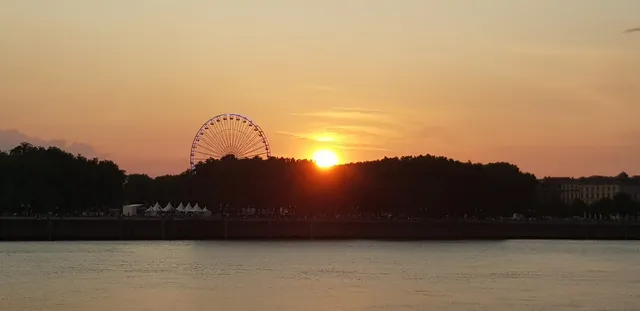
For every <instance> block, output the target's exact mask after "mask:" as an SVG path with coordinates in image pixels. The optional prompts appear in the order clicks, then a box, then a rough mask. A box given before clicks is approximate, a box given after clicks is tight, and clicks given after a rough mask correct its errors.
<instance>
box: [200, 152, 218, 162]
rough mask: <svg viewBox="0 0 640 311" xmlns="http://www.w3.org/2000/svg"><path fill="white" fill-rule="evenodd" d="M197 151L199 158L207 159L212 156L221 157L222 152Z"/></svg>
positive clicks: (214, 157)
mask: <svg viewBox="0 0 640 311" xmlns="http://www.w3.org/2000/svg"><path fill="white" fill-rule="evenodd" d="M196 153H197V154H198V155H199V156H198V158H204V159H205V160H208V159H211V158H213V159H217V158H218V157H220V154H218V153H210V152H203V151H198V152H196ZM200 155H201V156H200Z"/></svg>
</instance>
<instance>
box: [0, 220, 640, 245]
mask: <svg viewBox="0 0 640 311" xmlns="http://www.w3.org/2000/svg"><path fill="white" fill-rule="evenodd" d="M352 239H366V240H512V239H567V240H640V222H638V221H632V222H612V221H607V222H595V221H593V222H589V221H570V220H563V221H540V222H522V221H520V222H517V221H501V222H491V221H453V220H449V221H447V220H351V219H339V220H330V219H329V220H325V219H318V220H304V219H298V220H296V219H226V220H225V219H189V218H184V219H175V218H174V219H171V218H167V219H162V218H142V217H140V218H135V217H134V218H120V219H119V218H108V217H78V218H49V219H47V218H26V217H0V241H74V240H84V241H87V240H89V241H91V240H96V241H98V240H115V241H117V240H352Z"/></svg>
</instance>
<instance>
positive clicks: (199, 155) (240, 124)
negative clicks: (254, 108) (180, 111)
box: [190, 113, 271, 170]
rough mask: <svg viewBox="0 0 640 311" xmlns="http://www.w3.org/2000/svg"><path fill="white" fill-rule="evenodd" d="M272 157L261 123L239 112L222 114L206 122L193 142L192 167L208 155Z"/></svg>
mask: <svg viewBox="0 0 640 311" xmlns="http://www.w3.org/2000/svg"><path fill="white" fill-rule="evenodd" d="M227 155H233V156H235V157H236V158H239V159H242V158H253V157H267V158H268V157H270V156H271V147H270V146H269V140H268V139H267V135H266V134H265V133H264V132H263V131H262V129H261V128H260V126H258V124H256V123H254V122H253V121H251V120H250V119H249V118H247V117H245V116H242V115H239V114H234V113H230V114H221V115H217V116H215V117H213V118H211V119H209V120H208V121H207V122H205V123H204V124H203V125H202V126H201V127H200V129H199V130H198V133H196V136H195V137H194V138H193V143H192V144H191V157H190V162H191V169H192V170H193V169H195V167H196V164H198V163H200V162H204V161H206V160H208V159H212V158H213V159H220V158H222V157H224V156H227Z"/></svg>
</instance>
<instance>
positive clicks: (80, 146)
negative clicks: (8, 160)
mask: <svg viewBox="0 0 640 311" xmlns="http://www.w3.org/2000/svg"><path fill="white" fill-rule="evenodd" d="M23 142H27V143H30V144H32V145H35V146H41V147H58V148H60V149H63V150H65V151H68V152H71V153H73V154H82V155H83V156H85V157H100V158H103V157H105V156H106V155H105V154H100V153H99V152H97V151H96V149H95V148H94V147H93V146H90V145H88V144H85V143H77V142H72V143H70V142H67V141H66V140H63V139H52V140H45V139H42V138H38V137H31V136H28V135H26V134H23V133H21V132H19V131H17V130H0V150H3V151H9V150H11V149H13V148H14V147H16V146H18V145H19V144H21V143H23Z"/></svg>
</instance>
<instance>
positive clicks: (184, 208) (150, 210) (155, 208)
mask: <svg viewBox="0 0 640 311" xmlns="http://www.w3.org/2000/svg"><path fill="white" fill-rule="evenodd" d="M144 212H145V213H148V214H153V213H158V212H165V213H168V212H180V213H205V214H207V213H211V211H209V210H208V209H207V207H206V206H205V207H204V208H200V206H199V205H198V203H196V205H194V206H191V203H187V206H184V205H182V203H180V205H178V207H173V205H171V203H169V204H167V206H165V207H164V208H163V207H162V206H160V204H159V203H158V202H156V204H155V205H153V206H152V207H149V208H148V209H146V210H145V211H144Z"/></svg>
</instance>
